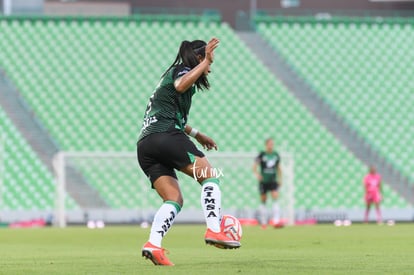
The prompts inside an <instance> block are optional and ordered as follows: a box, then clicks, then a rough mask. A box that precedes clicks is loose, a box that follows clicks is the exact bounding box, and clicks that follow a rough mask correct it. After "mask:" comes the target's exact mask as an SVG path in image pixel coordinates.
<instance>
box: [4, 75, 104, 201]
mask: <svg viewBox="0 0 414 275" xmlns="http://www.w3.org/2000/svg"><path fill="white" fill-rule="evenodd" d="M0 106H1V107H2V108H3V110H4V111H5V112H6V113H7V114H8V116H9V117H10V119H11V120H12V121H13V123H14V125H15V126H16V128H17V129H18V130H19V131H20V133H21V134H22V135H23V137H24V138H25V139H26V140H27V142H28V143H29V144H30V146H31V147H32V149H33V151H34V152H35V153H36V154H37V156H38V157H39V159H40V160H41V161H42V162H43V163H44V165H45V166H46V167H47V168H48V170H49V171H50V172H51V173H52V174H53V173H54V170H53V163H52V162H53V156H54V155H55V153H56V152H58V151H59V148H58V146H57V145H56V144H55V142H54V141H53V139H52V138H51V137H50V136H49V135H48V133H47V131H45V130H44V129H43V127H42V126H41V124H40V123H39V122H38V121H37V120H36V118H35V117H34V116H33V115H32V112H31V111H30V109H29V108H28V105H27V104H26V103H25V101H24V100H23V98H22V97H21V96H20V94H19V92H18V91H17V90H16V89H14V88H13V86H12V85H11V84H10V83H9V81H8V80H7V76H6V74H5V73H4V72H3V70H1V69H0ZM66 173H67V182H66V185H67V186H66V187H67V192H68V193H69V194H70V195H71V197H72V198H73V199H74V200H75V201H76V202H77V203H78V204H79V205H80V206H81V207H82V208H96V207H100V208H102V207H107V204H106V202H105V201H104V200H103V199H102V198H101V197H100V195H99V193H98V192H97V191H96V190H94V189H93V188H92V187H91V186H90V185H89V184H87V182H86V181H85V179H84V178H83V176H82V174H81V173H79V172H78V171H76V170H75V169H73V168H71V167H68V169H67V171H66ZM80 186H81V187H82V189H79V187H80ZM78 190H82V192H78Z"/></svg>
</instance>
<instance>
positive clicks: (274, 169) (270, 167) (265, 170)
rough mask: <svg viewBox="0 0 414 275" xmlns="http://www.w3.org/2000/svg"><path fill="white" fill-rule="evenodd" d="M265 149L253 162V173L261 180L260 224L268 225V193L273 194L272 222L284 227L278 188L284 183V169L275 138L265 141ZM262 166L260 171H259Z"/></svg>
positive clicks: (277, 226) (276, 226)
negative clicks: (281, 166)
mask: <svg viewBox="0 0 414 275" xmlns="http://www.w3.org/2000/svg"><path fill="white" fill-rule="evenodd" d="M265 146H266V148H265V151H262V152H260V154H259V155H258V156H257V157H256V159H255V162H254V164H253V173H254V174H255V175H256V178H257V180H258V181H259V193H260V202H261V204H260V208H259V215H260V224H261V226H262V228H263V229H265V228H266V226H267V209H266V201H267V194H268V193H270V194H271V196H272V220H271V222H272V224H273V226H274V227H275V228H281V227H283V223H282V222H281V221H280V208H279V203H278V201H277V199H278V197H279V192H278V189H279V187H280V186H281V184H282V171H281V169H280V166H279V163H280V156H279V154H278V153H277V152H276V151H274V149H273V147H274V142H273V139H271V138H268V139H266V141H265ZM258 167H260V171H258V169H257V168H258Z"/></svg>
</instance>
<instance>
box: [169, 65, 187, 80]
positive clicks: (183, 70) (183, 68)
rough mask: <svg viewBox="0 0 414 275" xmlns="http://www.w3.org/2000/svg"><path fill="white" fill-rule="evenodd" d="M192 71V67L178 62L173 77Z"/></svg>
mask: <svg viewBox="0 0 414 275" xmlns="http://www.w3.org/2000/svg"><path fill="white" fill-rule="evenodd" d="M189 71H191V68H190V67H187V66H185V65H184V64H178V65H176V66H175V67H174V68H173V77H174V78H179V77H182V76H183V75H185V74H186V73H188V72H189Z"/></svg>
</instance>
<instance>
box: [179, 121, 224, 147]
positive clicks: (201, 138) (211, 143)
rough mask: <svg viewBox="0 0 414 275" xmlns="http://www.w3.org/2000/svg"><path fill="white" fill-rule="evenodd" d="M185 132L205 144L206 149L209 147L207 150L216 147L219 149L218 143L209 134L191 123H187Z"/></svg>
mask: <svg viewBox="0 0 414 275" xmlns="http://www.w3.org/2000/svg"><path fill="white" fill-rule="evenodd" d="M184 132H185V133H186V134H187V135H189V136H191V137H193V138H195V139H196V140H197V141H198V143H200V144H201V145H202V146H203V148H204V149H207V150H211V149H215V150H217V144H216V142H215V141H214V140H213V139H212V138H210V137H208V136H207V135H205V134H203V133H201V132H200V131H199V130H197V129H195V128H193V127H191V126H190V125H185V128H184Z"/></svg>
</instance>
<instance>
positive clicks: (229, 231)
mask: <svg viewBox="0 0 414 275" xmlns="http://www.w3.org/2000/svg"><path fill="white" fill-rule="evenodd" d="M220 228H221V231H222V232H224V234H226V236H227V237H229V238H231V239H233V240H235V241H240V239H241V237H242V235H243V229H242V226H241V224H240V221H239V220H238V219H237V218H236V217H234V216H232V215H223V217H222V218H221V224H220Z"/></svg>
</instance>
